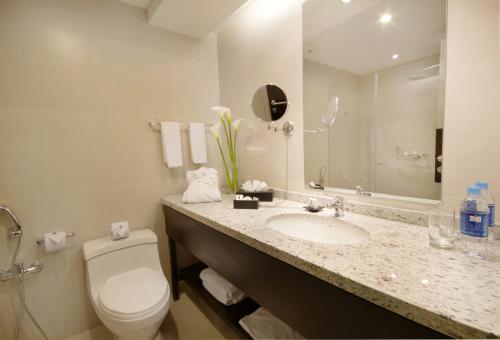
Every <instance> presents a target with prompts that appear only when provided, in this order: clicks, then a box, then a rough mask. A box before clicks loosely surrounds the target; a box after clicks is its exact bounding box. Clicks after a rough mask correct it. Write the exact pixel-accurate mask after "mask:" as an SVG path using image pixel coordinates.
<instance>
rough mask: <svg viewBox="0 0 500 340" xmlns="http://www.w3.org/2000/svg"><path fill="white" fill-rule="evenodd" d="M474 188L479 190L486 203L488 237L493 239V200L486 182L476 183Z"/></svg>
mask: <svg viewBox="0 0 500 340" xmlns="http://www.w3.org/2000/svg"><path fill="white" fill-rule="evenodd" d="M476 186H477V187H478V188H480V189H481V197H482V198H483V199H484V200H485V201H486V202H487V203H488V209H489V216H488V227H489V232H488V235H489V237H490V238H492V237H493V228H495V199H494V198H493V196H492V195H491V194H490V192H489V191H488V183H487V182H477V183H476Z"/></svg>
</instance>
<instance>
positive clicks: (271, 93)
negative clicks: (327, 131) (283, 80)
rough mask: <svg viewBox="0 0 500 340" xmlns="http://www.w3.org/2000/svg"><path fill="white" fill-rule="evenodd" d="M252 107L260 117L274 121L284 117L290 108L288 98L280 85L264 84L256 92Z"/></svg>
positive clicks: (267, 120) (266, 120)
mask: <svg viewBox="0 0 500 340" xmlns="http://www.w3.org/2000/svg"><path fill="white" fill-rule="evenodd" d="M252 108H253V112H254V113H255V115H256V116H257V117H258V118H259V119H261V120H263V121H265V122H272V121H275V120H279V119H280V118H281V117H283V115H284V114H285V112H286V110H287V108H288V100H287V98H286V94H285V92H284V91H283V90H282V89H281V88H280V87H279V86H276V85H264V86H262V87H261V88H259V89H258V90H257V92H255V95H254V96H253V100H252Z"/></svg>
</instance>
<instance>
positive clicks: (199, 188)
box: [182, 167, 222, 203]
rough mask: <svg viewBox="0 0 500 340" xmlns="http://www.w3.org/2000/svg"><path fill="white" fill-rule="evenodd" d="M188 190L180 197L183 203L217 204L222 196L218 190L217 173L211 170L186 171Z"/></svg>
mask: <svg viewBox="0 0 500 340" xmlns="http://www.w3.org/2000/svg"><path fill="white" fill-rule="evenodd" d="M186 175H187V181H188V188H187V190H186V191H185V192H184V195H183V196H182V201H183V202H184V203H207V202H219V201H221V200H222V195H221V192H220V189H219V173H218V172H217V170H215V169H212V168H205V167H202V168H199V169H198V170H193V171H187V173H186Z"/></svg>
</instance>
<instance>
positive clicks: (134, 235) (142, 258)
mask: <svg viewBox="0 0 500 340" xmlns="http://www.w3.org/2000/svg"><path fill="white" fill-rule="evenodd" d="M83 256H84V260H85V264H86V266H85V267H86V271H87V288H88V292H89V296H90V299H91V301H92V305H93V306H94V309H95V311H96V313H97V316H98V317H99V318H100V319H101V321H102V323H103V324H104V325H105V326H106V327H107V328H108V329H109V330H110V331H111V332H112V333H113V334H114V335H115V338H116V339H124V340H125V339H130V340H150V339H155V337H156V336H157V335H158V330H159V328H160V325H161V323H162V322H163V320H164V318H165V316H166V314H167V312H168V309H169V307H170V287H169V285H168V282H167V280H166V279H165V275H164V274H163V271H162V269H161V266H160V258H159V254H158V238H157V237H156V235H155V233H154V232H153V231H151V230H149V229H144V230H139V231H133V232H131V233H130V236H129V237H128V238H126V239H123V240H118V241H112V240H111V237H104V238H100V239H97V240H93V241H89V242H85V243H84V245H83Z"/></svg>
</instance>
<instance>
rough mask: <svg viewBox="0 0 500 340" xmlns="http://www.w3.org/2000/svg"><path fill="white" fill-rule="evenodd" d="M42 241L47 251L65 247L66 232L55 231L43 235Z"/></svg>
mask: <svg viewBox="0 0 500 340" xmlns="http://www.w3.org/2000/svg"><path fill="white" fill-rule="evenodd" d="M43 243H44V246H45V251H46V252H47V253H50V252H53V251H58V250H63V249H64V248H66V233H65V232H64V231H57V232H53V233H48V234H45V235H43Z"/></svg>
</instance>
